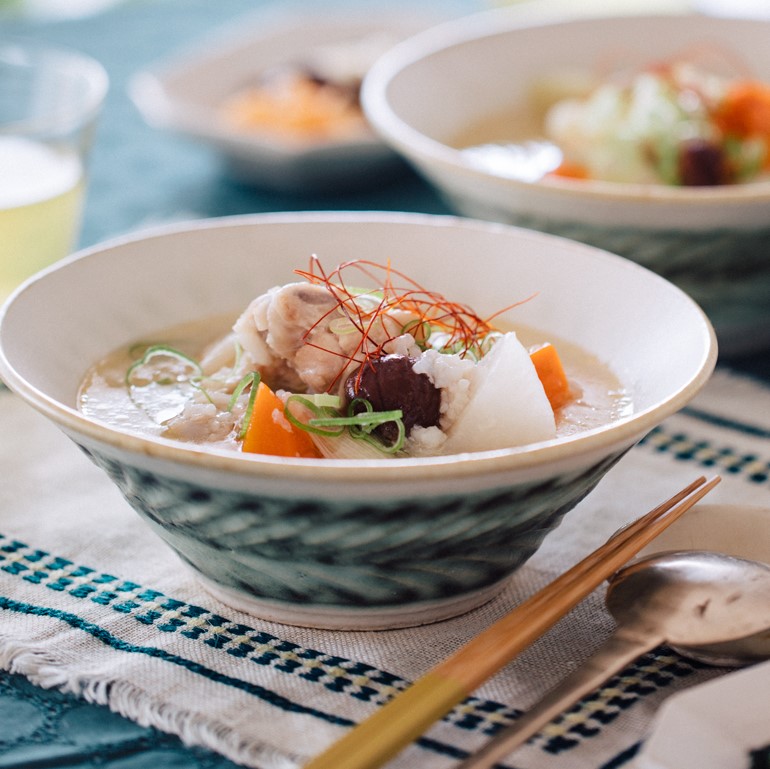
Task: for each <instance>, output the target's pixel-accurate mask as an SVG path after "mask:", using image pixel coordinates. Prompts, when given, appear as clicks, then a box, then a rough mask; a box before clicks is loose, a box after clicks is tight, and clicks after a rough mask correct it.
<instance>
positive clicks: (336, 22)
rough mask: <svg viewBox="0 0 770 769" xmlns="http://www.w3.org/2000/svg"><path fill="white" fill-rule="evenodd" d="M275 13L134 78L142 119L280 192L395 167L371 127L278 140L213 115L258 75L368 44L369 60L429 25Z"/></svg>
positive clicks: (388, 18) (347, 183)
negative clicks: (326, 51) (337, 135)
mask: <svg viewBox="0 0 770 769" xmlns="http://www.w3.org/2000/svg"><path fill="white" fill-rule="evenodd" d="M283 10H284V11H285V12H273V13H267V12H258V13H256V14H252V15H249V16H246V17H244V18H243V19H239V20H238V21H237V22H236V23H233V24H230V25H228V26H227V27H226V28H225V29H223V30H220V31H219V32H217V33H215V34H212V35H211V36H210V37H209V38H206V39H203V40H200V41H198V42H197V43H195V44H194V45H192V46H190V47H188V48H187V49H186V50H185V51H184V52H179V53H177V54H176V55H173V56H171V57H169V58H168V59H166V60H164V61H161V62H158V63H156V64H153V65H151V66H150V67H148V68H147V69H146V70H143V71H141V72H139V73H137V74H136V75H134V77H133V78H132V80H131V82H130V84H129V94H130V96H131V98H132V100H133V102H134V104H135V105H136V107H137V108H138V109H139V111H140V113H141V114H142V116H143V117H144V119H145V120H146V122H147V123H148V124H150V125H151V126H153V127H156V128H159V129H162V130H168V131H171V132H174V133H177V134H180V135H182V136H185V137H187V138H189V139H192V140H195V141H198V142H201V143H203V144H204V145H206V146H208V147H210V148H212V149H213V150H214V151H216V152H217V153H219V154H220V155H221V156H222V157H223V158H224V160H225V164H226V167H227V169H228V171H229V173H230V174H231V175H232V176H233V177H235V178H237V179H238V180H240V181H243V182H246V183H251V184H254V185H257V186H260V187H264V188H268V189H275V190H279V191H282V192H297V193H303V192H304V193H308V192H316V193H318V192H324V191H328V190H334V189H339V188H341V187H343V188H364V187H367V186H372V185H376V184H378V183H380V182H381V181H382V180H383V178H389V177H391V176H394V175H396V174H398V173H399V172H400V171H403V161H402V160H401V158H400V157H399V156H398V154H397V153H395V152H394V151H393V150H392V149H391V148H390V147H389V146H388V145H387V144H385V143H384V142H383V141H382V140H380V138H379V137H378V136H376V135H375V134H374V133H373V132H371V131H364V132H362V133H361V134H360V135H358V134H357V135H355V136H351V137H349V138H344V139H333V138H329V139H310V138H308V139H307V140H306V141H299V140H294V141H292V140H282V139H281V138H280V137H278V136H276V135H275V134H274V133H260V132H258V131H250V132H245V131H238V130H235V129H233V128H232V127H231V126H229V125H228V124H227V122H226V121H225V120H223V118H222V116H221V112H220V109H221V106H222V104H223V102H224V101H225V99H226V98H227V97H229V96H231V95H232V94H233V93H235V92H236V91H237V90H239V89H241V88H244V87H246V86H248V85H250V84H253V83H254V82H255V81H256V80H257V79H258V77H259V76H260V75H261V74H262V73H264V72H266V71H268V70H270V69H273V68H275V67H278V66H281V65H296V64H300V63H302V62H304V61H306V60H307V58H308V56H309V55H312V54H313V52H314V50H318V49H323V48H327V47H333V46H338V47H344V46H357V47H360V46H361V44H362V41H367V40H370V41H371V46H372V49H373V51H372V53H373V54H374V53H376V52H378V51H379V52H381V51H380V47H381V46H383V45H386V46H387V45H389V44H390V43H395V42H397V41H399V40H402V39H404V38H405V37H409V36H410V35H412V34H414V33H415V32H417V31H421V30H424V29H425V28H427V27H428V26H430V25H431V24H432V23H434V22H435V21H436V19H435V18H428V17H427V16H423V15H420V14H418V13H413V12H412V11H406V12H401V13H388V14H385V13H382V12H380V11H377V12H369V13H364V12H362V11H360V10H357V9H352V10H351V9H347V10H346V11H345V12H344V13H343V12H342V11H340V10H339V9H335V8H334V7H333V6H332V7H331V8H330V9H327V12H325V13H319V12H317V11H312V10H307V9H305V10H304V11H303V12H302V13H298V12H297V11H296V9H294V12H292V11H291V9H290V8H287V9H283ZM382 50H384V48H383V49H382ZM362 74H363V73H362Z"/></svg>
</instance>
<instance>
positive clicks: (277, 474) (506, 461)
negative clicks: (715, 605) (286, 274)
mask: <svg viewBox="0 0 770 769" xmlns="http://www.w3.org/2000/svg"><path fill="white" fill-rule="evenodd" d="M286 222H337V223H344V222H378V223H381V222H394V223H406V224H417V225H419V224H422V225H428V226H446V227H462V228H469V229H482V230H484V231H490V230H491V231H494V230H499V231H503V232H510V231H521V232H526V234H527V237H531V238H533V239H546V240H560V241H564V242H565V243H569V244H570V247H571V248H573V249H581V250H587V251H589V252H593V253H598V254H602V258H606V259H610V260H617V262H618V263H620V264H622V266H623V268H624V269H628V270H632V271H634V270H639V271H642V272H644V273H646V274H647V275H648V276H649V277H650V279H652V280H657V281H660V282H661V283H664V284H666V285H667V286H668V287H669V288H670V290H671V291H673V292H676V293H678V294H679V295H680V296H681V297H682V299H683V300H684V301H686V302H688V303H689V304H690V305H691V306H692V309H693V311H694V312H696V313H698V314H699V315H700V317H701V318H702V319H703V331H704V333H705V335H706V337H707V338H706V339H705V340H702V341H703V344H704V355H703V358H702V360H701V362H700V364H699V365H698V366H697V367H696V368H695V370H694V373H693V376H692V377H691V378H690V379H689V380H688V381H687V382H685V383H684V384H683V385H682V386H681V387H680V388H679V390H677V391H676V392H674V393H672V394H671V396H670V397H669V398H667V399H666V400H665V401H663V402H661V403H658V404H657V405H654V406H650V407H648V408H646V409H643V410H641V411H638V412H634V413H632V414H629V415H628V416H625V417H622V418H621V419H619V420H617V421H616V422H612V423H610V424H608V425H603V426H600V427H597V428H593V429H591V430H586V431H584V432H582V433H577V434H575V435H572V436H566V437H563V438H557V439H553V440H550V441H544V442H542V443H535V444H529V445H527V446H521V447H517V448H510V449H498V450H493V451H479V452H468V453H464V454H451V455H446V456H438V457H413V458H405V459H397V458H385V459H375V460H350V459H299V458H298V459H292V458H284V457H272V456H267V455H256V454H254V455H248V456H245V455H243V454H239V453H235V452H231V451H227V450H225V449H220V450H217V449H211V448H208V449H203V448H198V447H195V446H191V445H190V444H186V443H183V442H180V441H171V440H168V439H164V438H155V437H152V436H141V435H137V434H133V433H129V432H122V431H120V430H117V429H115V428H112V427H109V426H107V425H105V424H103V423H101V422H97V421H95V420H92V419H89V418H88V417H86V416H84V415H83V414H82V413H81V412H79V411H77V410H76V409H75V408H74V407H73V406H67V405H65V404H63V403H61V402H60V401H58V400H56V399H54V398H51V397H50V396H48V395H46V394H45V393H43V392H42V391H41V390H39V389H38V388H36V387H34V386H33V385H31V384H29V383H28V382H27V381H26V380H24V379H23V377H21V376H20V375H19V374H17V372H16V370H15V369H14V368H13V366H12V365H11V363H10V361H9V360H8V359H7V358H6V356H5V352H4V350H3V349H2V346H0V377H2V378H3V379H4V381H5V383H6V384H7V385H8V387H9V388H10V389H11V390H13V391H15V392H16V393H17V394H18V395H19V396H21V397H22V399H24V400H26V401H27V402H28V403H30V404H31V405H32V406H33V407H34V408H35V409H36V410H37V411H39V412H41V413H42V414H44V415H45V416H47V417H48V418H49V419H51V420H52V421H53V422H55V423H56V424H57V425H59V426H60V427H61V428H62V429H64V430H65V431H67V432H69V433H72V434H75V435H82V436H84V437H85V438H87V439H89V440H91V441H96V442H99V443H101V444H103V445H105V446H108V447H112V448H115V449H118V450H122V451H129V452H134V453H136V454H139V455H142V456H145V457H154V458H158V459H161V460H166V461H170V462H173V463H175V464H179V465H186V466H193V467H200V468H206V469H210V470H224V471H227V472H230V473H233V474H235V475H256V474H257V473H258V471H259V470H260V469H261V470H262V471H263V473H264V474H265V475H269V476H270V477H271V478H274V479H276V480H278V479H291V478H297V479H311V478H314V477H317V472H318V470H319V469H320V468H323V469H324V481H325V482H327V481H332V482H334V481H344V480H346V479H349V480H355V481H356V482H362V481H363V482H366V481H373V482H380V483H382V482H388V481H395V480H398V479H404V478H407V479H408V480H410V481H415V480H419V479H431V478H433V479H436V478H439V477H441V476H442V475H443V476H447V475H449V474H450V471H451V476H452V477H454V478H458V477H460V478H462V477H471V476H477V475H482V474H485V473H500V472H508V471H518V470H524V469H530V468H534V467H537V466H541V465H544V464H548V463H552V462H561V461H568V460H571V459H573V458H575V457H580V456H582V455H586V454H592V453H596V452H599V453H604V454H609V453H611V452H612V451H616V450H617V451H620V450H623V449H625V448H629V447H630V446H632V445H633V444H634V443H636V442H637V441H639V440H641V438H643V437H644V435H646V434H647V433H648V432H649V431H650V430H651V429H652V428H653V427H655V426H656V425H658V424H659V423H660V422H661V421H662V420H663V419H665V418H666V417H668V416H670V415H672V414H674V413H676V412H677V411H679V410H680V409H681V408H682V407H683V406H685V405H686V404H687V403H688V402H689V401H690V400H691V399H692V398H693V397H694V395H695V394H696V393H697V392H698V391H699V390H700V389H701V388H702V387H703V385H704V384H705V383H706V381H708V379H709V378H710V376H711V374H712V372H713V370H714V367H715V365H716V359H717V341H716V335H715V333H714V329H713V328H712V326H711V323H710V322H709V320H708V318H707V317H706V315H705V313H704V312H703V311H702V310H701V309H700V307H699V306H698V305H697V304H696V303H695V302H694V301H693V300H692V299H690V298H689V297H688V296H687V295H686V294H685V293H684V292H683V291H681V289H678V288H677V287H676V286H674V285H673V284H671V283H670V282H668V281H666V280H665V279H664V278H661V277H660V276H658V275H656V274H655V273H653V272H651V271H650V270H648V269H646V268H645V267H642V266H640V265H638V264H636V263H634V262H631V261H630V260H627V259H624V258H623V257H620V256H617V255H615V254H611V253H609V252H607V251H603V250H602V249H598V248H594V247H593V246H588V245H584V244H582V243H577V242H573V241H567V240H565V239H564V238H559V237H557V236H555V235H548V234H545V233H540V232H536V231H532V230H522V229H521V228H519V227H514V226H511V225H505V224H498V223H494V222H483V221H477V220H474V219H468V218H464V217H458V216H438V215H433V214H418V213H414V214H412V213H399V212H389V211H388V212H386V211H373V212H347V211H345V212H288V213H277V214H276V213H273V214H245V215H238V216H228V217H220V218H212V219H202V220H193V221H188V222H182V223H174V224H168V225H161V226H158V227H152V228H148V229H145V230H142V231H140V232H136V233H132V234H130V235H125V236H122V237H117V238H113V239H110V240H107V241H104V242H103V243H99V244H97V245H94V246H92V247H90V248H86V249H83V250H81V251H78V252H76V253H74V254H72V255H71V256H69V257H67V258H65V259H63V260H61V261H60V262H57V263H56V264H54V265H51V266H50V267H48V268H46V269H44V270H43V271H41V272H39V273H37V274H36V275H34V276H33V277H31V278H30V279H28V280H27V281H25V282H24V283H23V284H22V285H21V286H19V287H18V288H17V289H16V290H15V291H14V292H13V293H12V294H11V296H10V297H9V298H8V300H7V301H6V302H5V303H4V305H3V306H2V307H0V330H1V329H2V323H3V319H4V317H5V315H6V313H7V312H8V310H9V308H10V307H11V305H12V304H13V302H14V300H15V297H17V296H19V295H20V294H22V293H23V292H24V291H25V290H26V288H27V287H28V286H30V285H32V284H33V283H35V282H37V281H38V280H41V279H44V278H45V276H46V275H48V274H49V273H52V272H55V271H57V270H60V269H64V268H66V266H67V265H68V264H70V263H71V262H74V261H77V260H80V259H85V258H88V257H92V256H94V255H97V254H99V253H100V252H102V251H104V250H106V249H110V248H114V247H116V246H120V245H125V244H128V243H136V242H141V241H142V240H146V239H148V238H155V237H163V236H168V235H173V234H175V233H178V232H189V231H194V230H202V229H216V228H221V227H239V226H251V225H256V224H270V223H286ZM0 341H1V338H0ZM576 445H577V447H578V449H577V450H576V448H575V447H576ZM597 461H598V459H597ZM391 476H393V477H392V478H391Z"/></svg>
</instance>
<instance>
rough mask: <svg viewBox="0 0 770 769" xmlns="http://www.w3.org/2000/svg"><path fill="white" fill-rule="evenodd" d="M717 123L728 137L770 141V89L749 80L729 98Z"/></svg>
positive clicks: (737, 85) (716, 117) (718, 112)
mask: <svg viewBox="0 0 770 769" xmlns="http://www.w3.org/2000/svg"><path fill="white" fill-rule="evenodd" d="M714 120H715V121H716V123H717V125H718V126H719V127H720V128H721V129H722V131H723V132H724V133H725V134H727V135H732V136H737V137H740V138H746V137H763V138H765V139H767V138H770V88H769V87H768V86H766V85H765V84H763V83H757V82H753V81H746V82H742V83H738V84H736V85H735V86H733V87H732V88H731V89H730V91H728V93H727V94H726V95H725V98H724V100H723V101H722V103H721V104H720V105H719V107H718V109H717V110H716V113H715V115H714Z"/></svg>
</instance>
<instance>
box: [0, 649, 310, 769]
mask: <svg viewBox="0 0 770 769" xmlns="http://www.w3.org/2000/svg"><path fill="white" fill-rule="evenodd" d="M0 669H2V670H5V671H7V672H9V673H12V674H18V675H22V676H24V677H25V678H27V679H28V680H29V681H30V682H31V683H33V684H35V685H37V686H40V687H42V688H44V689H57V690H58V691H61V692H63V693H65V694H74V695H76V696H77V697H81V698H82V699H84V700H85V701H86V702H90V703H93V704H96V705H104V706H106V707H108V708H109V709H110V710H111V711H113V712H114V713H118V714H120V715H121V716H123V717H125V718H128V719H130V720H132V721H135V722H136V723H138V724H139V725H140V726H145V727H153V728H155V729H158V730H160V731H162V732H167V733H169V734H174V735H177V736H178V737H179V739H180V740H181V741H182V742H183V743H185V744H186V745H188V746H198V747H203V748H207V749H208V750H212V751H214V752H216V753H220V754H221V755H223V756H225V757H226V758H229V759H230V760H231V761H234V762H235V763H237V764H243V765H244V766H249V767H255V768H256V769H297V767H299V766H300V764H301V763H302V760H301V759H300V758H299V757H298V756H289V755H286V754H283V753H279V752H278V751H277V750H275V748H272V747H270V746H268V745H260V744H252V743H248V742H245V741H243V740H242V739H240V738H239V737H238V736H237V734H236V733H235V732H234V731H233V730H232V729H231V728H230V727H228V726H226V725H224V724H222V723H218V722H216V721H211V720H207V719H202V718H201V717H200V716H199V715H197V714H195V713H191V712H189V711H186V710H175V709H172V708H169V706H168V705H166V704H164V703H162V702H157V701H155V700H154V699H153V698H151V697H150V696H148V695H147V693H146V692H144V691H143V690H142V689H139V688H138V687H136V686H134V685H133V684H130V683H128V682H127V681H122V680H120V679H112V680H96V679H90V678H87V677H83V676H82V675H80V674H78V673H73V672H72V671H69V670H68V669H67V666H66V665H65V664H64V663H63V662H62V660H60V659H58V658H57V657H56V656H55V655H53V654H51V652H50V651H48V650H45V649H40V648H34V647H30V646H28V645H26V644H24V645H22V644H20V643H18V642H17V641H16V640H15V639H9V638H6V637H4V636H2V635H0Z"/></svg>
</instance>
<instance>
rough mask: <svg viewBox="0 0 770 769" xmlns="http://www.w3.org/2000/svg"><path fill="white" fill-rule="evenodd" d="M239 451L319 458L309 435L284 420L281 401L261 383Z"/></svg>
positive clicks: (318, 453)
mask: <svg viewBox="0 0 770 769" xmlns="http://www.w3.org/2000/svg"><path fill="white" fill-rule="evenodd" d="M241 448H242V450H243V451H247V452H249V453H251V454H271V455H273V456H277V457H309V458H318V457H320V456H321V453H320V452H319V451H318V449H317V448H316V446H315V443H313V439H312V438H311V437H310V435H309V434H308V433H307V432H305V431H304V430H301V429H300V428H299V427H295V426H294V425H293V424H291V422H289V421H288V420H287V419H286V417H285V416H284V414H283V401H282V400H281V399H280V398H279V397H278V396H277V395H276V394H275V393H274V392H273V391H272V390H271V389H270V388H269V387H268V386H267V385H266V384H265V383H264V382H260V383H259V386H258V389H257V395H256V398H255V399H254V407H253V409H252V412H251V418H250V419H249V425H248V427H247V428H246V435H244V437H243V445H242V446H241Z"/></svg>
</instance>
